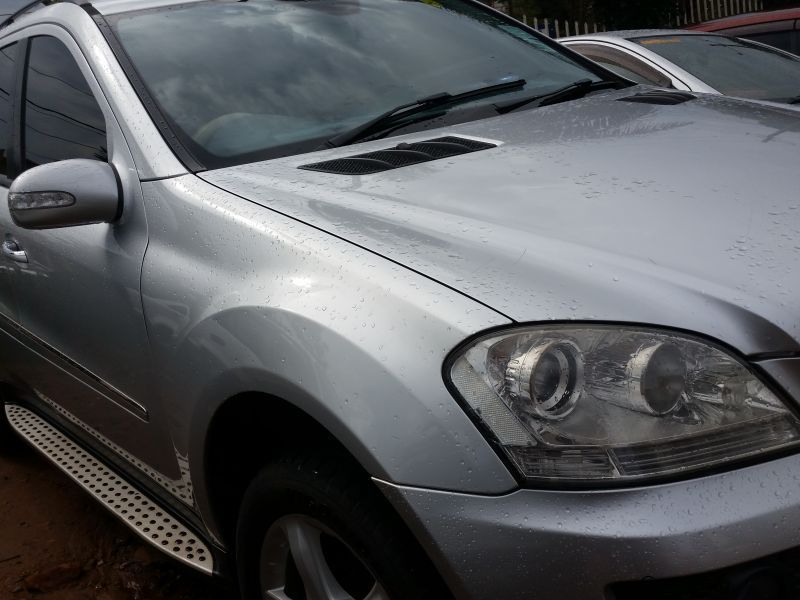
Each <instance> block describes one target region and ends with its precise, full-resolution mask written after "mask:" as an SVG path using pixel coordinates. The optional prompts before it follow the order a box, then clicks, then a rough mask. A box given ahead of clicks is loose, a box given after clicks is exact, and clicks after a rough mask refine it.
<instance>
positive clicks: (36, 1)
mask: <svg viewBox="0 0 800 600" xmlns="http://www.w3.org/2000/svg"><path fill="white" fill-rule="evenodd" d="M64 2H67V3H69V4H84V3H85V2H86V0H33V2H28V3H26V4H23V5H22V6H21V7H20V8H19V9H17V10H16V11H15V12H14V13H12V14H11V15H9V16H8V17H6V18H5V19H4V20H3V22H2V23H0V29H3V28H4V27H8V26H9V25H11V24H12V23H13V22H14V21H16V20H17V18H18V17H20V16H21V15H23V14H25V13H27V12H29V11H31V10H32V9H34V8H36V7H37V6H38V5H40V4H41V5H42V6H43V7H44V6H50V5H52V4H59V3H64Z"/></svg>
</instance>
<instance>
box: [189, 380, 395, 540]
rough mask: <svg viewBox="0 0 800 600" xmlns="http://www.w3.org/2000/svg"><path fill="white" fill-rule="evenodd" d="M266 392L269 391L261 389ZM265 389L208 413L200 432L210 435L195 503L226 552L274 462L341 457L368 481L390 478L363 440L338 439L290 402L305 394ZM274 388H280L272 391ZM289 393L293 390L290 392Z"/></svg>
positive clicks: (202, 443) (201, 450) (196, 459)
mask: <svg viewBox="0 0 800 600" xmlns="http://www.w3.org/2000/svg"><path fill="white" fill-rule="evenodd" d="M260 389H265V388H260ZM260 389H259V388H252V389H250V390H249V391H243V392H238V393H235V394H233V395H230V396H228V397H226V398H225V399H224V400H222V401H221V402H219V403H218V404H217V405H216V407H215V409H214V410H213V412H207V413H206V417H207V419H203V424H202V426H198V429H200V430H202V431H204V432H205V435H204V436H203V437H202V439H201V438H200V437H199V436H195V439H196V440H198V443H197V444H195V447H193V448H192V452H191V454H192V456H193V458H192V460H191V464H193V465H202V467H201V468H197V469H192V480H193V485H194V487H195V493H196V495H195V498H196V502H197V504H198V508H200V511H201V514H202V515H203V519H204V521H205V522H206V525H207V526H208V527H209V529H210V530H211V531H212V533H213V534H214V535H215V537H217V539H218V540H219V541H220V542H222V543H223V544H224V545H225V546H226V547H232V542H233V534H234V532H235V528H236V518H237V514H238V510H239V507H240V504H241V500H242V497H243V495H244V491H245V489H246V487H247V484H248V483H249V482H250V481H251V480H252V478H253V477H254V476H255V474H256V473H257V472H258V471H259V470H260V469H261V468H262V467H263V466H264V465H265V464H266V463H267V462H269V461H270V460H274V459H275V458H277V457H279V456H281V455H283V454H285V453H287V452H291V451H293V450H295V449H300V448H306V449H320V450H322V449H324V451H326V452H337V453H339V454H340V455H341V456H342V457H343V459H345V460H348V461H350V462H351V463H352V465H353V466H354V467H357V468H359V469H360V470H362V471H363V472H364V475H365V477H369V476H377V477H382V476H385V473H384V472H383V470H382V469H381V467H380V465H379V464H378V463H377V462H376V461H375V459H374V458H373V457H372V455H371V454H370V453H369V452H367V451H366V449H365V448H363V447H362V446H360V444H358V442H357V440H355V438H353V437H352V436H349V435H342V432H338V435H337V434H334V433H333V432H332V431H331V430H330V429H329V428H328V427H326V426H325V425H323V424H322V422H321V421H323V418H320V417H321V415H317V416H315V415H313V414H312V411H313V409H312V411H309V410H308V407H310V406H314V404H312V403H311V402H302V401H300V402H298V401H296V400H295V401H290V400H287V399H286V397H295V398H296V397H297V394H300V395H302V391H301V390H294V392H295V393H294V394H288V393H287V394H281V395H276V394H275V393H267V392H264V391H260ZM267 389H274V388H267ZM284 391H287V390H284Z"/></svg>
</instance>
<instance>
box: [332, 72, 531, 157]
mask: <svg viewBox="0 0 800 600" xmlns="http://www.w3.org/2000/svg"><path fill="white" fill-rule="evenodd" d="M526 83H527V82H526V81H525V80H524V79H510V80H508V81H503V82H502V83H495V84H492V85H486V86H483V87H479V88H475V89H472V90H468V91H466V92H461V93H458V94H450V93H448V92H441V93H439V94H434V95H432V96H427V97H425V98H420V99H419V100H415V101H414V102H409V103H408V104H401V105H400V106H395V107H394V108H392V109H390V110H387V111H386V112H384V113H381V114H379V115H378V116H377V117H375V118H373V119H370V120H369V121H367V122H366V123H362V124H361V125H358V126H357V127H354V128H353V129H349V130H348V131H345V132H343V133H339V134H337V135H335V136H333V137H332V138H330V139H329V140H327V141H326V142H325V143H324V144H323V145H322V146H321V148H338V147H339V146H347V145H348V144H353V143H355V142H357V141H358V140H360V139H362V138H364V137H366V136H367V135H370V134H372V133H375V132H377V131H380V130H381V129H385V128H387V127H389V126H391V125H393V124H394V122H395V121H396V120H397V119H398V118H404V117H407V116H409V115H413V114H416V113H420V112H423V111H426V110H428V109H429V108H431V107H433V106H441V105H445V104H458V103H460V102H465V101H467V100H471V99H473V98H477V97H479V96H492V95H494V94H500V93H503V92H508V91H511V90H514V89H517V88H520V87H522V86H524V85H525V84H526Z"/></svg>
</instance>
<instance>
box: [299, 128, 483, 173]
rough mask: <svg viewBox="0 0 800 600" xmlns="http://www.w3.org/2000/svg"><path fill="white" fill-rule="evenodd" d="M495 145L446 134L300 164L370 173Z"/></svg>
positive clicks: (328, 170)
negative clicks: (392, 146) (420, 140)
mask: <svg viewBox="0 0 800 600" xmlns="http://www.w3.org/2000/svg"><path fill="white" fill-rule="evenodd" d="M496 147H497V145H496V144H488V143H486V142H477V141H475V140H469V139H466V138H461V137H455V136H447V137H441V138H436V139H433V140H426V141H424V142H414V143H411V144H405V143H404V144H398V145H397V146H395V147H394V148H387V149H386V150H378V151H376V152H367V153H366V154H356V155H355V156H348V157H345V158H335V159H333V160H326V161H324V162H318V163H312V164H309V165H302V166H300V167H299V168H300V169H306V170H307V171H321V172H322V173H333V174H336V175H369V174H371V173H380V172H381V171H389V170H391V169H399V168H400V167H408V166H409V165H416V164H419V163H423V162H428V161H431V160H438V159H440V158H450V157H451V156H458V155H459V154H468V153H470V152H477V151H478V150H488V149H489V148H496Z"/></svg>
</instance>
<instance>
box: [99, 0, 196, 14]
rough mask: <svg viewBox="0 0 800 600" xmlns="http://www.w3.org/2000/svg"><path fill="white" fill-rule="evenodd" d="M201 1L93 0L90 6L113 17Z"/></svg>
mask: <svg viewBox="0 0 800 600" xmlns="http://www.w3.org/2000/svg"><path fill="white" fill-rule="evenodd" d="M202 1H203V0H95V1H94V2H92V6H93V7H94V8H95V9H96V10H97V11H98V12H99V13H100V14H103V15H114V14H119V13H124V12H131V11H134V10H146V9H150V8H162V7H164V6H174V5H176V4H192V3H195V2H202Z"/></svg>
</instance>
